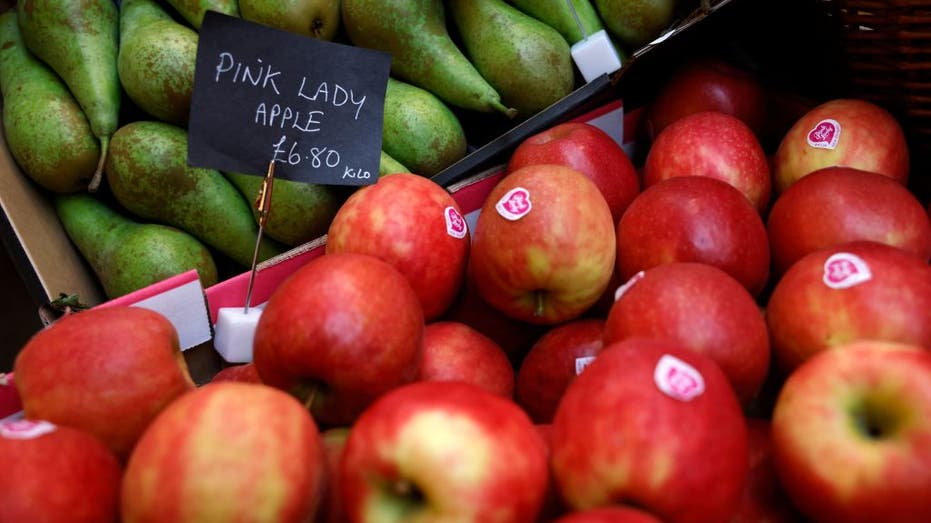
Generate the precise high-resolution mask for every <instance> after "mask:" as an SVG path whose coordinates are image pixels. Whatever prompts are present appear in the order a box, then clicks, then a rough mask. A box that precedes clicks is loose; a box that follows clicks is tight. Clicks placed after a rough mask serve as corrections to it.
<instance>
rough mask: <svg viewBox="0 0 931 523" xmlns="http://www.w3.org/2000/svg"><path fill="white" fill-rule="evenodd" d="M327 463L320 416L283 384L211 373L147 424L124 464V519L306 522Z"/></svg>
mask: <svg viewBox="0 0 931 523" xmlns="http://www.w3.org/2000/svg"><path fill="white" fill-rule="evenodd" d="M325 470H326V465H325V458H324V453H323V446H322V444H321V441H320V433H319V431H318V429H317V425H316V424H315V423H314V420H313V418H311V417H310V414H309V413H308V412H307V410H306V409H305V408H304V407H303V406H302V405H301V404H300V403H299V402H298V401H297V400H296V399H294V398H293V397H292V396H290V395H288V394H287V393H285V392H283V391H280V390H278V389H275V388H273V387H269V386H267V385H260V384H255V383H238V382H232V381H226V382H218V383H208V384H206V385H204V386H202V387H200V388H199V389H197V390H196V391H194V392H191V393H190V394H187V395H185V396H183V397H181V398H178V399H177V400H176V401H174V402H173V403H172V404H171V405H169V406H168V407H167V408H166V409H165V410H164V411H163V412H162V413H161V414H160V415H159V416H158V417H157V418H156V419H155V420H154V421H153V422H152V424H151V425H150V426H149V427H148V429H146V431H145V433H144V434H143V435H142V437H141V438H140V439H139V444H138V445H137V446H136V448H135V449H133V452H132V454H131V455H130V457H129V462H128V463H127V464H126V471H125V473H124V477H123V488H122V492H121V500H120V501H121V513H122V517H123V519H122V520H123V522H125V523H134V522H141V521H146V522H151V523H157V522H164V523H168V522H171V523H188V522H191V523H193V522H196V521H275V522H281V523H288V522H294V523H299V522H307V521H310V520H311V519H312V518H313V516H314V514H315V513H316V510H317V507H318V506H319V502H320V498H321V494H322V491H323V480H324V474H325Z"/></svg>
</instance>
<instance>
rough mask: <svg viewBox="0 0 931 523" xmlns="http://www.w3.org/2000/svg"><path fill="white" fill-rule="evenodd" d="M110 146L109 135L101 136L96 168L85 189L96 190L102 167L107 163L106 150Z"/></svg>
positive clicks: (98, 185)
mask: <svg viewBox="0 0 931 523" xmlns="http://www.w3.org/2000/svg"><path fill="white" fill-rule="evenodd" d="M109 147H110V137H109V136H101V137H100V159H98V160H97V170H96V171H94V176H93V178H91V181H90V183H89V184H88V185H87V191H88V192H91V193H94V192H97V189H98V188H99V187H100V182H101V180H103V168H104V165H106V163H107V150H108V149H109Z"/></svg>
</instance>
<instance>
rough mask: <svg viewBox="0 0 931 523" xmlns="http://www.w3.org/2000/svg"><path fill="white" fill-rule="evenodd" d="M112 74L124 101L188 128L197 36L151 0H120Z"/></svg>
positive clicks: (163, 119) (154, 115)
mask: <svg viewBox="0 0 931 523" xmlns="http://www.w3.org/2000/svg"><path fill="white" fill-rule="evenodd" d="M121 5H122V6H121V8H120V49H119V55H118V57H117V71H118V73H119V76H120V83H122V85H123V89H124V90H125V91H126V94H127V96H129V98H130V99H131V100H132V101H133V102H134V103H135V104H136V105H137V106H138V107H139V108H140V109H142V110H143V111H145V112H146V113H148V114H149V115H151V116H153V117H155V118H157V119H159V120H162V121H165V122H169V123H173V124H177V125H182V126H184V125H187V122H188V113H190V111H191V96H192V95H193V93H194V64H195V62H196V60H197V37H198V35H197V32H196V31H194V30H193V29H191V28H190V27H188V26H186V25H183V24H180V23H178V22H176V21H175V20H174V19H173V18H172V17H171V15H169V14H168V12H166V11H165V10H164V9H162V7H161V5H160V4H159V3H158V2H156V0H123V2H122V4H121Z"/></svg>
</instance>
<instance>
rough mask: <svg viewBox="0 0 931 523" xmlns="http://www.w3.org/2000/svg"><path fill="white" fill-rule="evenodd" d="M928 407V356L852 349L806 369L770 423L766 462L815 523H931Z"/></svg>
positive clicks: (883, 348)
mask: <svg viewBox="0 0 931 523" xmlns="http://www.w3.org/2000/svg"><path fill="white" fill-rule="evenodd" d="M929 399H931V353H929V351H928V347H927V346H918V345H911V344H901V343H895V342H885V341H876V340H860V341H856V342H852V343H849V344H845V345H843V346H838V347H837V348H835V349H832V350H828V351H824V352H821V353H819V354H817V355H815V356H813V357H812V358H810V359H809V360H807V361H805V362H804V363H803V364H802V365H801V366H799V367H798V368H797V369H795V371H794V372H792V374H790V375H789V376H788V378H787V379H786V380H785V382H784V383H783V386H782V389H781V390H780V394H779V397H778V399H777V401H776V404H775V407H774V410H773V414H772V428H771V438H772V439H771V441H772V443H771V444H772V462H773V465H774V467H775V469H776V474H777V477H778V478H779V482H780V484H781V485H782V487H783V488H784V489H785V492H786V494H787V495H788V496H789V498H790V499H791V500H792V501H793V503H794V504H795V506H796V507H797V508H798V509H799V511H800V512H802V513H803V514H804V515H805V516H806V517H807V518H809V519H810V520H811V521H812V522H816V523H818V522H832V523H872V522H877V521H890V522H891V521H895V522H897V523H924V522H926V521H929V520H931V497H929V496H928V492H931V453H929V448H931V430H929V427H928V424H927V422H926V421H925V420H928V419H931V401H929ZM864 411H866V412H869V414H861V413H864ZM864 418H867V419H870V420H872V423H875V424H876V425H877V426H878V427H880V429H879V431H878V432H879V434H878V435H877V434H872V433H871V431H870V428H869V425H872V423H870V422H867V421H866V420H865V419H864ZM879 420H884V421H879ZM918 420H921V421H918ZM839 469H843V470H844V471H845V472H846V474H843V475H838V474H837V473H836V471H837V470H839ZM854 478H855V481H850V480H851V479H854Z"/></svg>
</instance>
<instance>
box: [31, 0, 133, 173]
mask: <svg viewBox="0 0 931 523" xmlns="http://www.w3.org/2000/svg"><path fill="white" fill-rule="evenodd" d="M16 7H17V20H18V21H19V28H20V30H21V32H22V35H23V41H24V42H25V43H26V47H28V48H29V50H30V51H32V53H33V54H34V55H36V56H37V57H39V59H40V60H42V61H43V62H45V63H46V64H48V65H49V67H51V68H52V69H53V70H54V71H55V72H56V73H58V75H59V76H60V77H61V79H62V80H63V81H64V82H65V85H67V86H68V89H69V90H70V91H71V94H73V95H74V98H75V99H76V100H77V101H78V103H79V104H80V105H81V108H82V109H83V110H84V114H85V115H86V116H87V120H88V121H89V122H90V126H91V130H92V131H93V132H94V135H95V136H97V138H98V139H99V140H100V158H99V160H98V162H97V169H96V171H95V173H94V178H93V179H92V180H91V182H90V184H89V189H90V190H91V191H94V190H96V189H97V186H98V185H99V184H100V176H101V175H102V173H103V165H104V163H105V161H106V157H107V149H108V143H109V140H110V136H111V135H112V134H113V132H114V131H116V128H117V126H118V125H119V117H120V104H121V101H122V96H123V92H122V89H121V87H120V79H119V74H118V73H117V70H116V58H117V53H118V49H119V32H120V19H119V11H118V10H117V7H116V4H115V3H114V2H113V0H20V1H19V2H17V4H16Z"/></svg>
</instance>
